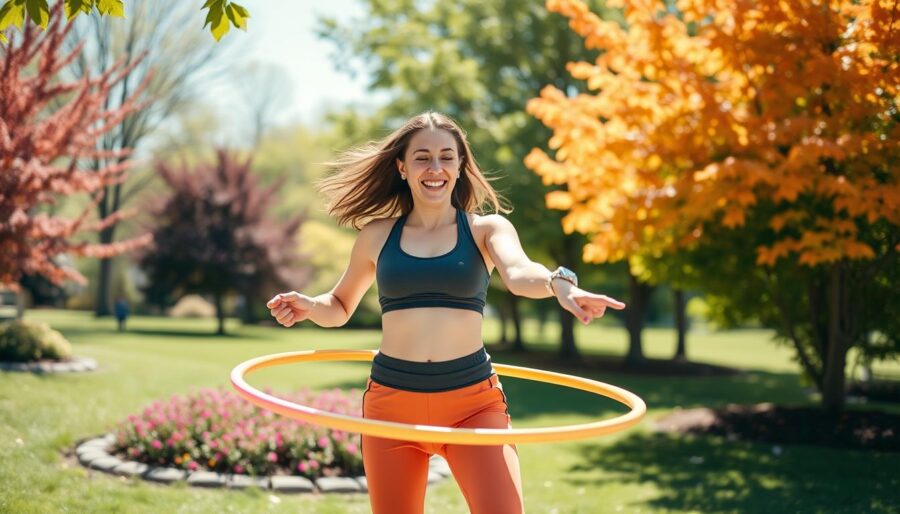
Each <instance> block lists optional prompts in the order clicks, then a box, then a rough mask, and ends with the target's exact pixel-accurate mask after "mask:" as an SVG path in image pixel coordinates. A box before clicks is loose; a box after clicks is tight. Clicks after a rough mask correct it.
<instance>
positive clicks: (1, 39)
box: [0, 32, 9, 43]
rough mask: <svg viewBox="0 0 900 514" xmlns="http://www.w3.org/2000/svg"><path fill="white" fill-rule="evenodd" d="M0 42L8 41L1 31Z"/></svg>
mask: <svg viewBox="0 0 900 514" xmlns="http://www.w3.org/2000/svg"><path fill="white" fill-rule="evenodd" d="M0 43H9V40H8V39H6V36H4V35H3V33H2V32H0Z"/></svg>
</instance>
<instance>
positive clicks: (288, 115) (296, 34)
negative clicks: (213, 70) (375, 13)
mask: <svg viewBox="0 0 900 514" xmlns="http://www.w3.org/2000/svg"><path fill="white" fill-rule="evenodd" d="M238 3H240V4H241V5H243V6H245V7H246V8H247V9H249V10H250V16H251V18H250V21H249V24H248V29H247V31H246V32H243V31H239V30H232V31H230V32H229V33H228V34H227V35H226V36H225V37H226V38H234V39H236V40H237V41H234V42H233V44H235V46H237V47H238V48H236V49H235V50H236V51H235V53H234V55H235V56H239V58H240V59H242V60H246V61H257V62H264V63H272V64H276V65H278V66H280V67H281V68H282V69H283V70H284V71H285V72H286V73H287V74H288V75H289V76H290V78H291V81H292V95H291V96H292V102H291V104H290V105H286V106H285V109H284V111H283V112H282V113H281V115H280V116H279V118H278V119H277V121H278V123H279V124H283V123H290V122H292V121H300V122H304V123H311V122H313V121H314V120H315V119H316V118H317V117H318V115H319V114H320V113H321V112H322V110H323V109H324V108H325V107H326V106H331V105H339V104H344V103H348V102H353V103H366V102H370V101H371V94H368V93H366V90H365V84H366V78H367V77H366V74H364V73H360V74H358V75H357V76H356V78H355V79H351V78H350V77H349V76H348V75H346V74H343V73H339V72H338V71H337V70H335V68H334V65H333V63H332V61H331V57H330V56H331V55H332V54H333V53H334V46H333V45H332V44H331V43H329V42H327V41H323V40H320V39H319V38H317V37H316V35H315V33H314V28H315V26H316V19H317V17H318V16H319V15H328V16H336V17H338V19H342V20H347V19H349V18H359V17H361V16H362V15H363V14H364V12H365V11H364V10H363V9H362V7H361V6H360V5H359V3H358V2H357V1H356V0H327V1H324V2H322V1H314V0H294V1H289V0H243V1H239V2H238Z"/></svg>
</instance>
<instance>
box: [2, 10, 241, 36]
mask: <svg viewBox="0 0 900 514" xmlns="http://www.w3.org/2000/svg"><path fill="white" fill-rule="evenodd" d="M61 4H64V5H65V8H66V19H67V20H69V21H71V20H72V19H74V18H76V17H78V15H80V14H91V13H93V12H96V13H97V14H98V15H100V16H111V17H117V18H124V17H125V3H124V1H123V0H60V1H59V3H58V4H57V5H61ZM156 7H157V9H159V8H160V6H156ZM202 8H203V9H207V10H208V12H207V14H206V22H205V23H204V24H203V27H204V28H205V27H206V26H207V25H208V26H209V31H210V33H211V34H212V36H213V37H214V38H215V39H216V41H219V40H220V39H222V36H224V35H225V34H227V33H228V31H229V30H230V29H231V26H232V25H233V26H234V27H235V28H239V29H241V30H247V18H249V17H250V12H249V11H247V9H245V8H244V7H242V6H240V5H238V4H236V3H234V2H231V1H230V0H207V2H206V3H204V4H203V7H202ZM95 9H96V11H95ZM162 9H167V7H162ZM50 12H51V10H50V6H49V5H48V3H47V0H6V2H4V3H3V5H2V6H0V42H2V43H6V42H7V41H8V40H7V38H6V36H5V35H4V34H3V31H4V30H6V29H7V28H9V26H10V25H15V26H16V27H18V28H19V29H20V30H21V29H22V25H23V24H24V23H25V15H26V13H27V14H28V18H29V19H30V20H31V21H32V22H34V23H35V24H36V25H38V26H39V27H41V28H43V29H46V28H47V24H48V23H49V19H50Z"/></svg>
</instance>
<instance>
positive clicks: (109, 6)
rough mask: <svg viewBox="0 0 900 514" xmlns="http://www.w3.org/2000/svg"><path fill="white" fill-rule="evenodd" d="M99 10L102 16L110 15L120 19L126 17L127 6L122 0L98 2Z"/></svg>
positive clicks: (99, 0)
mask: <svg viewBox="0 0 900 514" xmlns="http://www.w3.org/2000/svg"><path fill="white" fill-rule="evenodd" d="M96 3H97V10H98V11H100V14H108V15H110V16H116V17H118V18H124V17H125V4H123V3H122V0H97V2H96Z"/></svg>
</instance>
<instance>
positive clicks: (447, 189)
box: [397, 129, 460, 204]
mask: <svg viewBox="0 0 900 514" xmlns="http://www.w3.org/2000/svg"><path fill="white" fill-rule="evenodd" d="M397 168H398V169H399V170H400V175H401V176H402V177H405V179H406V182H407V183H409V188H410V190H411V191H412V194H413V199H414V200H415V201H416V202H424V203H429V204H439V203H444V202H446V203H448V204H449V203H450V194H451V193H452V192H453V187H454V186H455V185H456V181H457V180H459V173H460V169H459V168H460V160H459V151H458V149H457V146H456V139H455V138H454V137H453V135H452V134H451V133H450V132H448V131H446V130H443V129H435V130H431V129H423V130H419V131H418V132H416V133H415V134H413V136H412V138H411V139H410V140H409V146H408V147H407V148H406V155H405V156H404V157H403V159H402V160H401V159H397ZM432 186H434V187H432Z"/></svg>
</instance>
